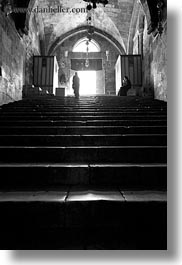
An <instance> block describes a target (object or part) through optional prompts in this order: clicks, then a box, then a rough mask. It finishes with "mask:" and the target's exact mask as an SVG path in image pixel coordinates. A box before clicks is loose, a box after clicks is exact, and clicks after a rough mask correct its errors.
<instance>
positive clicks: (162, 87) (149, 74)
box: [143, 23, 167, 101]
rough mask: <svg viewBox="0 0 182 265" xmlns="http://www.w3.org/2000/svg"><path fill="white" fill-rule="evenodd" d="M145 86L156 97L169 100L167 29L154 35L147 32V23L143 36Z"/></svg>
mask: <svg viewBox="0 0 182 265" xmlns="http://www.w3.org/2000/svg"><path fill="white" fill-rule="evenodd" d="M143 47H144V48H143V69H145V71H144V72H143V77H144V78H143V87H144V90H145V91H146V92H153V94H154V97H155V98H156V99H160V100H164V101H167V29H166V25H164V31H163V33H162V35H161V36H160V35H157V36H156V37H154V36H153V35H152V34H150V35H148V34H147V23H145V27H144V38H143Z"/></svg>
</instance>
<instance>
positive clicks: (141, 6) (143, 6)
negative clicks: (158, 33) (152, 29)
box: [127, 0, 151, 54]
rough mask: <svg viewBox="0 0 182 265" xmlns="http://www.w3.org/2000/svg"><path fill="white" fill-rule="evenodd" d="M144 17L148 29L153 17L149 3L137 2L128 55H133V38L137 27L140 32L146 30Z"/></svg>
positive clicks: (131, 26) (133, 15)
mask: <svg viewBox="0 0 182 265" xmlns="http://www.w3.org/2000/svg"><path fill="white" fill-rule="evenodd" d="M144 17H145V18H146V21H147V27H148V26H149V25H150V23H151V16H150V11H149V7H148V3H147V1H144V0H139V1H138V0H135V3H134V7H133V14H132V19H131V24H130V31H129V38H128V45H127V53H128V54H132V53H133V38H134V35H135V32H136V27H137V26H138V27H139V30H143V29H144Z"/></svg>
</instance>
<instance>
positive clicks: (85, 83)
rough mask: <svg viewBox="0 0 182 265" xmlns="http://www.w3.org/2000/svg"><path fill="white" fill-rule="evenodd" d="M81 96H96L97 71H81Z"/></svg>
mask: <svg viewBox="0 0 182 265" xmlns="http://www.w3.org/2000/svg"><path fill="white" fill-rule="evenodd" d="M78 76H79V78H80V96H82V95H93V94H96V71H79V72H78Z"/></svg>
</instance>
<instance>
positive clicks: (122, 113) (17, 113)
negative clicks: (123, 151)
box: [1, 110, 166, 117]
mask: <svg viewBox="0 0 182 265" xmlns="http://www.w3.org/2000/svg"><path fill="white" fill-rule="evenodd" d="M1 115H3V116H33V115H34V116H38V115H39V116H41V115H44V116H57V115H58V116H89V115H91V116H114V115H116V116H121V117H122V116H134V117H140V116H145V117H152V116H157V114H156V113H154V114H150V113H144V112H137V111H134V112H127V111H124V110H123V111H118V110H116V111H111V110H108V111H102V110H99V111H95V112H94V111H82V110H80V111H52V110H50V111H38V110H34V111H22V112H21V111H14V110H12V111H5V112H2V111H1ZM159 115H160V117H166V113H160V114H159Z"/></svg>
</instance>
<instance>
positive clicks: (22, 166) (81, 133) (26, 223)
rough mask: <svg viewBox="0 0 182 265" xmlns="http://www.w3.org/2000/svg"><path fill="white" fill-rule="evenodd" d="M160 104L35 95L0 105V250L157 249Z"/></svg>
mask: <svg viewBox="0 0 182 265" xmlns="http://www.w3.org/2000/svg"><path fill="white" fill-rule="evenodd" d="M166 163H167V106H166V103H165V102H161V101H157V100H153V99H151V98H139V97H114V96H113V97H112V96H105V97H104V96H103V97H83V98H82V97H81V98H80V99H79V100H76V99H75V98H73V97H67V98H58V97H51V96H47V97H38V98H32V99H24V100H22V101H18V102H14V103H10V104H7V105H4V106H2V107H1V108H0V214H1V218H0V234H1V243H0V247H1V249H85V250H86V249H166V248H167V194H166V190H167V166H166Z"/></svg>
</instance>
